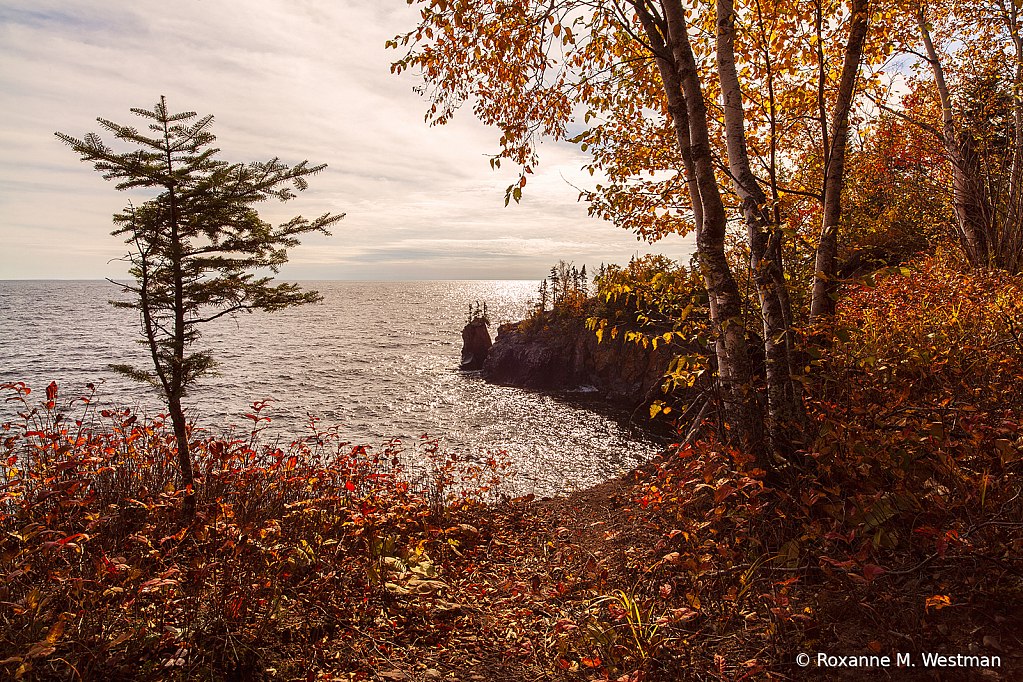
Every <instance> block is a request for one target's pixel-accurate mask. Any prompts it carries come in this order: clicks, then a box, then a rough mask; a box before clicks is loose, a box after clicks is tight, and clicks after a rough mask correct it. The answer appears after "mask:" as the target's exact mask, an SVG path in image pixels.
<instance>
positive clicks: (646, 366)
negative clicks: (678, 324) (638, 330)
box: [483, 321, 682, 407]
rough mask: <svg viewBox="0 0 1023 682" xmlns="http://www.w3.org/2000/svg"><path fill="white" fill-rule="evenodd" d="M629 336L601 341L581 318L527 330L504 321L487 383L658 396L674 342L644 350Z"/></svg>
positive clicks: (633, 400) (487, 366)
mask: <svg viewBox="0 0 1023 682" xmlns="http://www.w3.org/2000/svg"><path fill="white" fill-rule="evenodd" d="M624 336H625V335H624V334H619V335H618V336H617V338H615V339H611V338H608V336H605V337H604V339H603V341H602V343H598V342H597V336H596V334H594V333H593V332H592V331H589V330H588V329H586V328H585V327H584V326H583V325H582V323H581V321H553V322H551V323H550V324H548V325H546V326H544V328H543V329H542V330H539V331H535V332H532V333H527V332H526V331H524V330H523V329H522V325H516V324H505V325H502V326H501V328H500V329H499V330H498V332H497V341H496V342H495V343H494V346H493V348H491V349H490V354H489V355H488V357H487V361H486V362H485V363H484V364H483V378H484V379H485V380H486V381H489V382H491V383H495V384H502V385H505V386H517V387H520V388H537V389H546V390H571V389H574V388H579V387H585V386H592V387H593V388H595V389H596V390H597V391H599V392H600V393H601V394H602V395H603V396H604V398H606V399H607V400H609V401H613V402H616V403H619V404H621V405H624V406H629V407H634V406H637V405H640V404H642V403H644V402H649V401H653V400H656V399H657V397H658V395H659V387H660V385H661V383H662V382H663V378H664V373H665V372H666V371H667V369H668V363H669V362H671V359H672V357H674V356H675V355H676V354H677V353H680V352H682V349H681V348H680V346H678V345H677V344H675V343H672V344H666V343H662V344H660V345H658V347H657V348H656V349H654V348H652V347H650V346H648V347H646V348H644V347H643V346H642V345H640V344H637V343H635V342H626V341H625V340H624Z"/></svg>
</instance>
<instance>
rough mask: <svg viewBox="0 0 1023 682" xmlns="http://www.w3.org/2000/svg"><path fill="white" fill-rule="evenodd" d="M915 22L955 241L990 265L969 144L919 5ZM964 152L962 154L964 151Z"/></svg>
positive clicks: (978, 262) (976, 262)
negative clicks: (933, 97)
mask: <svg viewBox="0 0 1023 682" xmlns="http://www.w3.org/2000/svg"><path fill="white" fill-rule="evenodd" d="M916 18H917V24H918V25H919V27H920V38H921V40H922V41H923V44H924V50H926V53H927V61H928V62H929V64H930V67H931V73H932V74H933V75H934V84H935V87H936V89H937V90H938V98H939V100H940V102H941V136H942V143H943V145H944V147H945V154H946V155H947V157H948V161H949V163H950V164H951V166H952V204H953V206H954V207H955V212H956V218H957V220H958V224H959V240H960V243H961V244H962V246H963V251H964V252H965V253H966V259H967V260H968V261H969V262H970V265H972V266H973V267H988V266H989V265H991V256H992V254H991V247H992V244H990V243H989V242H988V239H987V233H988V225H987V222H988V221H987V220H986V219H985V213H986V212H985V210H984V203H985V202H984V200H983V197H982V196H981V194H980V193H979V192H978V190H981V189H982V187H983V184H982V183H981V184H980V187H978V183H980V182H981V181H980V179H979V178H978V177H976V175H975V174H974V173H971V165H972V164H971V163H970V160H971V159H970V158H969V152H970V146H969V144H968V143H967V144H964V143H966V142H967V141H966V140H963V139H960V136H959V135H958V133H957V131H956V122H955V116H954V115H953V114H952V100H951V97H950V96H949V92H948V85H947V84H946V83H945V70H944V68H943V67H942V65H941V59H940V58H939V57H938V53H937V51H936V50H935V49H934V42H933V41H932V40H931V32H930V29H929V28H928V22H927V18H926V16H925V15H924V9H923V7H922V6H921V7H920V9H919V10H918V12H917V16H916ZM964 152H965V153H964Z"/></svg>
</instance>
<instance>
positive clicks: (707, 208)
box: [661, 0, 771, 467]
mask: <svg viewBox="0 0 1023 682" xmlns="http://www.w3.org/2000/svg"><path fill="white" fill-rule="evenodd" d="M661 8H662V12H663V16H664V18H665V21H666V23H667V28H668V40H667V44H668V45H669V46H670V48H671V52H672V55H673V56H674V58H675V65H676V69H677V72H678V77H679V81H680V82H681V85H682V92H683V95H684V98H685V104H686V109H687V111H688V116H689V137H690V145H691V149H692V154H693V165H694V171H695V177H696V182H697V187H698V190H699V194H700V203H701V204H702V207H703V224H702V229H700V231H699V232H698V233H697V236H696V244H697V250H698V254H699V259H700V265H701V267H702V268H703V277H704V283H705V285H706V287H707V294H708V297H709V299H710V313H711V323H712V324H713V325H714V327H715V331H716V336H717V338H716V340H715V353H716V355H717V361H718V386H719V388H720V390H721V398H722V401H723V403H724V415H723V416H724V420H725V422H726V423H727V424H728V426H729V427H730V439H731V440H733V441H735V442H737V443H738V444H739V445H742V446H744V447H746V448H749V449H750V450H751V452H752V453H753V454H754V456H755V457H756V459H757V462H758V464H760V465H761V466H765V467H767V466H770V464H771V462H770V461H769V460H768V458H767V457H766V454H767V453H766V451H765V448H764V447H763V420H762V418H761V415H760V409H759V406H758V405H757V399H756V391H755V390H754V386H753V377H752V373H751V369H750V361H749V350H748V348H747V345H746V330H745V328H744V326H743V322H742V309H741V305H740V300H741V299H740V295H739V287H738V286H737V285H736V283H735V279H734V278H733V277H732V272H731V269H730V268H729V266H728V261H727V259H726V258H725V247H724V243H725V227H726V221H727V216H726V213H725V207H724V204H723V202H722V201H721V194H720V190H719V188H718V184H717V178H715V177H714V159H713V156H712V154H711V146H710V131H709V128H708V123H707V106H706V103H705V101H704V98H703V90H702V87H701V85H700V80H699V73H698V72H697V67H696V58H695V56H694V55H693V50H692V46H691V45H690V42H689V32H688V27H687V24H686V18H685V10H684V9H683V7H682V3H681V2H680V0H662V2H661Z"/></svg>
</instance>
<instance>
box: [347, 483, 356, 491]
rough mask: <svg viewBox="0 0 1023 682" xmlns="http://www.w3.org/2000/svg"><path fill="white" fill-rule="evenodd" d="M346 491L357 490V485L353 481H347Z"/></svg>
mask: <svg viewBox="0 0 1023 682" xmlns="http://www.w3.org/2000/svg"><path fill="white" fill-rule="evenodd" d="M345 489H346V490H348V492H352V491H353V490H355V484H354V483H352V482H351V481H345Z"/></svg>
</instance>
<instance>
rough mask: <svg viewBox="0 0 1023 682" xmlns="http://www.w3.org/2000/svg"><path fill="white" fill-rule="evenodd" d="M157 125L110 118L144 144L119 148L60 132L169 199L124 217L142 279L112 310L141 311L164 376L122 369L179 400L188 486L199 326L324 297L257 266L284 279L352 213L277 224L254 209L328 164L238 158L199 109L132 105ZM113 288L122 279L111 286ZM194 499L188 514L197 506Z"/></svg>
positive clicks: (117, 172) (87, 156)
mask: <svg viewBox="0 0 1023 682" xmlns="http://www.w3.org/2000/svg"><path fill="white" fill-rule="evenodd" d="M131 111H132V112H133V113H135V114H137V115H138V116H140V117H142V118H144V119H147V120H148V121H149V130H151V131H152V132H153V133H154V134H152V135H145V134H143V133H141V132H139V131H138V130H136V129H135V128H132V127H130V126H122V125H118V124H116V123H113V122H111V121H108V120H106V119H103V118H98V119H97V121H99V124H100V126H102V127H103V128H104V129H105V130H107V131H109V132H111V133H113V134H114V136H115V137H116V138H117V139H120V140H123V141H125V142H129V143H132V144H133V145H135V146H137V149H135V150H133V151H129V152H124V153H115V152H114V151H113V150H112V149H110V148H109V147H107V146H106V145H105V144H104V143H103V141H102V140H101V139H100V137H99V135H97V134H95V133H88V134H87V135H86V136H85V138H84V139H77V138H74V137H71V136H70V135H65V134H64V133H56V136H57V137H58V138H59V139H60V140H61V141H62V142H64V143H65V144H67V145H68V146H70V147H71V148H72V149H73V150H74V151H75V152H76V153H78V154H79V155H80V156H81V158H82V161H87V162H90V163H92V164H93V166H94V167H95V168H96V170H97V171H99V172H101V173H102V174H103V177H104V178H105V179H107V180H116V181H118V183H117V189H119V190H125V189H130V188H135V187H146V188H155V189H158V190H160V192H159V194H158V195H157V196H156V197H155V198H153V199H150V200H148V201H146V202H145V203H143V204H142V205H141V206H138V207H136V206H133V205H131V204H129V206H128V207H127V208H126V209H125V211H124V212H122V213H119V214H116V215H115V216H114V224H115V225H117V226H118V228H117V229H116V230H114V231H113V232H112V234H114V235H117V236H124V237H125V243H126V244H128V245H129V248H130V251H129V253H128V254H127V255H126V256H125V258H124V260H126V261H127V262H128V263H130V265H131V267H130V270H129V272H130V274H131V275H132V276H134V278H135V283H134V284H122V283H119V282H114V283H115V284H118V285H120V286H122V287H124V291H125V292H126V293H131V294H134V300H131V301H123V302H116V301H112V302H111V303H112V305H115V306H118V307H123V308H131V309H134V310H137V311H138V312H139V319H140V326H141V331H142V337H143V338H142V340H141V341H140V343H143V344H145V345H146V346H147V347H148V350H149V354H150V356H151V357H152V361H153V369H154V370H155V376H154V374H153V372H151V371H149V370H144V369H140V368H136V367H131V366H128V365H111V367H112V368H113V369H115V370H117V371H119V372H121V373H122V374H125V375H127V376H128V377H130V378H132V379H135V380H137V381H143V382H146V383H150V384H152V385H154V386H156V387H157V388H158V389H159V390H160V391H161V392H162V393H163V397H164V398H165V400H166V401H167V406H168V409H169V414H170V417H171V420H172V423H173V425H174V436H175V439H176V440H177V455H178V463H179V465H180V467H181V476H182V479H183V481H184V484H185V485H186V486H190V485H192V483H193V474H192V464H191V458H190V456H189V451H188V438H187V430H186V424H185V416H184V411H183V409H182V406H181V399H182V397H183V396H184V395H185V391H186V389H187V388H188V387H189V386H190V385H191V384H192V383H193V382H194V381H195V380H196V379H198V378H199V377H200V376H202V375H204V374H207V373H209V372H210V371H211V370H212V369H213V367H214V364H215V363H214V361H213V358H212V357H211V355H210V354H209V352H208V351H198V352H189V349H190V348H191V347H192V346H193V345H194V344H195V343H196V342H197V341H198V340H199V337H200V332H199V327H200V325H202V324H203V323H205V322H210V321H211V320H215V319H217V318H218V317H222V316H224V315H234V314H236V313H238V312H239V311H249V312H251V311H253V310H264V311H275V310H280V309H281V308H286V307H289V306H294V305H301V304H303V303H311V302H314V301H318V300H320V299H321V298H322V297H321V296H320V295H319V294H317V293H316V292H315V291H302V290H301V289H299V287H298V286H297V285H294V284H277V285H276V286H274V285H271V282H272V278H271V277H265V276H264V277H258V278H257V277H255V276H254V275H253V274H252V273H251V272H249V271H251V270H254V269H257V268H266V269H269V270H270V271H272V272H275V273H276V272H277V271H278V269H279V268H280V266H281V265H282V264H283V263H285V262H286V261H287V250H288V248H291V247H294V246H297V245H298V244H299V241H298V239H297V235H300V234H303V233H307V232H322V233H324V234H330V233H329V232H328V231H327V228H328V227H329V226H330V225H332V224H333V223H336V222H337V221H339V220H341V218H343V217H344V214H341V215H330V214H329V213H325V214H323V215H322V216H320V217H319V218H316V219H315V220H311V221H310V220H307V219H305V218H302V217H301V216H299V217H296V218H293V219H291V220H289V221H288V222H286V223H284V224H282V225H280V226H278V227H276V228H274V227H273V226H272V225H270V224H269V223H266V222H264V221H263V220H262V219H260V217H259V214H258V213H257V212H256V210H255V209H254V208H253V207H252V205H253V204H256V203H258V202H260V201H265V200H267V199H269V198H271V197H272V198H276V199H278V200H280V201H287V200H289V199H292V198H294V196H295V194H294V192H293V191H292V188H294V189H295V190H299V191H301V190H304V189H306V187H307V186H308V185H307V182H306V177H307V176H310V175H314V174H316V173H318V172H320V171H321V170H323V169H324V168H325V167H326V166H325V165H320V166H309V165H308V162H307V161H303V162H301V163H299V164H297V165H296V166H293V167H289V166H287V165H285V164H283V163H281V162H280V160H279V159H277V158H274V159H271V160H270V161H268V162H266V163H260V162H253V163H250V164H240V163H228V162H226V161H221V160H219V159H216V158H215V155H216V154H217V152H218V151H219V149H216V148H214V147H212V146H211V145H212V144H213V142H214V140H215V139H216V138H215V137H214V135H213V134H212V133H211V132H210V131H209V128H210V126H211V125H212V123H213V116H212V115H208V116H204V117H202V118H199V119H198V120H196V121H195V122H191V121H192V119H195V118H196V114H195V112H190V111H189V112H182V113H177V114H170V113H169V112H168V111H167V103H166V100H165V98H163V97H161V98H160V101H159V102H157V104H156V106H155V107H154V108H153V111H147V110H145V109H132V110H131ZM111 281H112V280H111ZM193 499H194V498H192V497H191V494H189V496H188V497H187V498H186V510H187V509H191V508H194V507H192V505H193V504H194V502H193Z"/></svg>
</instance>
